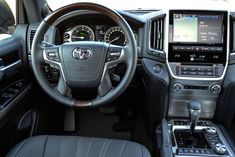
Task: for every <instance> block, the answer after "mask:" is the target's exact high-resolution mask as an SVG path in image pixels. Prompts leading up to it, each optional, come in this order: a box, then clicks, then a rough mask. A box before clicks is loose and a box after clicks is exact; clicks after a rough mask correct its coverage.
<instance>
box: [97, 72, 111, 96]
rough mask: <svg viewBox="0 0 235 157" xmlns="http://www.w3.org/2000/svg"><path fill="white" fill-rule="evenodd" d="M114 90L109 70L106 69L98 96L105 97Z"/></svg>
mask: <svg viewBox="0 0 235 157" xmlns="http://www.w3.org/2000/svg"><path fill="white" fill-rule="evenodd" d="M112 88H113V85H112V82H111V79H110V75H109V70H108V69H106V68H105V69H104V72H103V75H102V78H101V81H100V84H99V87H98V95H99V96H101V97H102V96H105V95H106V94H107V93H108V92H109V91H110V90H111V89H112Z"/></svg>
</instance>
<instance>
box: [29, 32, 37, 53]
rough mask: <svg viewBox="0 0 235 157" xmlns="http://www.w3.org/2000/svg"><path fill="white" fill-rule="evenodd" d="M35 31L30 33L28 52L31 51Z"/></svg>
mask: <svg viewBox="0 0 235 157" xmlns="http://www.w3.org/2000/svg"><path fill="white" fill-rule="evenodd" d="M35 33H36V30H31V31H30V50H31V49H32V44H33V38H34V36H35Z"/></svg>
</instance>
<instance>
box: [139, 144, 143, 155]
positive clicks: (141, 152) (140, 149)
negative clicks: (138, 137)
mask: <svg viewBox="0 0 235 157" xmlns="http://www.w3.org/2000/svg"><path fill="white" fill-rule="evenodd" d="M139 145H140V144H139ZM140 150H141V154H142V157H144V153H143V148H142V146H141V145H140Z"/></svg>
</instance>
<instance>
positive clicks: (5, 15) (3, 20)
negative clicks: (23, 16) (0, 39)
mask: <svg viewBox="0 0 235 157" xmlns="http://www.w3.org/2000/svg"><path fill="white" fill-rule="evenodd" d="M14 24H15V19H14V15H13V13H12V11H11V8H10V7H9V6H8V4H7V2H6V1H5V0H0V27H7V26H12V25H14Z"/></svg>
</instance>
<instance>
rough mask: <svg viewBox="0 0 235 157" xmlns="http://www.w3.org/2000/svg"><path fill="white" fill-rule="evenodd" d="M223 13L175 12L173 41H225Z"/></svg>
mask: <svg viewBox="0 0 235 157" xmlns="http://www.w3.org/2000/svg"><path fill="white" fill-rule="evenodd" d="M222 23H223V17H222V15H198V14H173V41H174V42H193V43H223V36H222V33H223V31H222V30H223V25H222Z"/></svg>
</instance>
